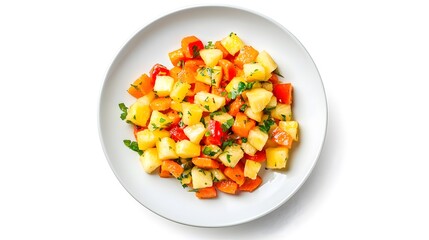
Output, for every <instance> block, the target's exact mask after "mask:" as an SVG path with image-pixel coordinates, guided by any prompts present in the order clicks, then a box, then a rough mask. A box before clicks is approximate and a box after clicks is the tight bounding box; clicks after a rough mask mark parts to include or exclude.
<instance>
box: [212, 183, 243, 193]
mask: <svg viewBox="0 0 429 240" xmlns="http://www.w3.org/2000/svg"><path fill="white" fill-rule="evenodd" d="M214 185H215V187H216V188H217V189H219V191H221V192H224V193H229V194H236V193H237V189H238V184H237V183H236V182H234V181H232V180H222V181H219V182H215V183H214Z"/></svg>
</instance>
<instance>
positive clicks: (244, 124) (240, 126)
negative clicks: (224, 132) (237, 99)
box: [232, 112, 256, 137]
mask: <svg viewBox="0 0 429 240" xmlns="http://www.w3.org/2000/svg"><path fill="white" fill-rule="evenodd" d="M255 125H256V123H255V121H254V120H253V119H249V118H248V117H247V116H246V114H244V113H242V112H238V113H237V114H236V115H235V121H234V124H233V125H232V131H233V132H234V133H235V134H237V135H238V136H240V137H247V136H248V135H249V131H250V129H252V128H253V127H254V126H255Z"/></svg>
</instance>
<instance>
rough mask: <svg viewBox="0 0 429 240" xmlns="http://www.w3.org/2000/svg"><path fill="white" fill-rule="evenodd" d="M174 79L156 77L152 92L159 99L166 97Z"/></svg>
mask: <svg viewBox="0 0 429 240" xmlns="http://www.w3.org/2000/svg"><path fill="white" fill-rule="evenodd" d="M173 84H174V78H172V77H170V76H156V81H155V86H154V87H153V91H155V93H156V95H158V96H159V97H167V96H168V95H170V92H171V90H172V89H173Z"/></svg>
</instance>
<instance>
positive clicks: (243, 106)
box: [240, 104, 247, 112]
mask: <svg viewBox="0 0 429 240" xmlns="http://www.w3.org/2000/svg"><path fill="white" fill-rule="evenodd" d="M246 108H247V104H243V105H241V107H240V111H243V112H244V111H246Z"/></svg>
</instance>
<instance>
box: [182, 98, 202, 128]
mask: <svg viewBox="0 0 429 240" xmlns="http://www.w3.org/2000/svg"><path fill="white" fill-rule="evenodd" d="M202 116H203V110H202V109H201V108H200V106H199V105H197V104H193V103H188V102H183V103H182V121H183V123H184V124H186V125H194V124H197V123H199V122H200V120H201V117H202Z"/></svg>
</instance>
